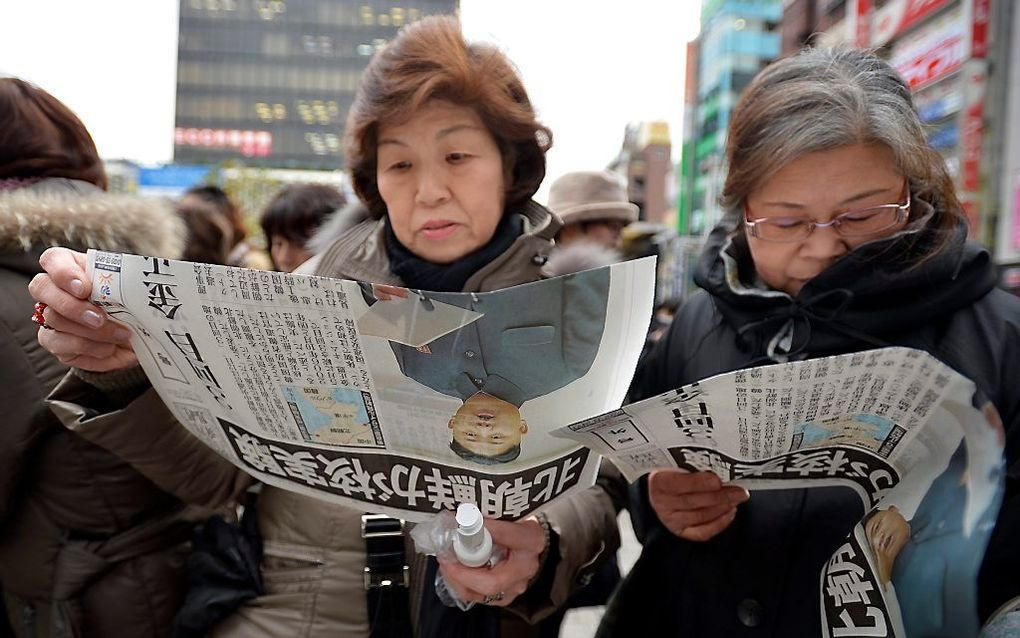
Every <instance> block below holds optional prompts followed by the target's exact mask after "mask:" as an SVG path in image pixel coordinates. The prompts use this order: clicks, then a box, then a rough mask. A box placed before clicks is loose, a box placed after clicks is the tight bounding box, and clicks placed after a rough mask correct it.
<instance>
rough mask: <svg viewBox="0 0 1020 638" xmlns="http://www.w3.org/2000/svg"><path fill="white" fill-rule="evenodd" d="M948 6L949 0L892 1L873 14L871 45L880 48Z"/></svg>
mask: <svg viewBox="0 0 1020 638" xmlns="http://www.w3.org/2000/svg"><path fill="white" fill-rule="evenodd" d="M948 4H949V0H892V2H887V3H886V4H885V5H884V6H883V7H882V8H881V9H878V10H877V11H875V12H874V19H873V23H874V30H873V32H872V39H871V45H872V46H882V45H884V44H886V43H888V42H889V40H891V39H892V38H894V37H896V36H898V35H899V34H901V33H903V32H904V31H906V30H907V29H909V28H910V27H912V26H914V25H915V24H917V23H918V22H920V21H921V20H924V19H925V18H927V17H928V16H930V15H931V14H933V13H935V12H936V11H938V10H939V9H942V8H944V7H945V6H946V5H948Z"/></svg>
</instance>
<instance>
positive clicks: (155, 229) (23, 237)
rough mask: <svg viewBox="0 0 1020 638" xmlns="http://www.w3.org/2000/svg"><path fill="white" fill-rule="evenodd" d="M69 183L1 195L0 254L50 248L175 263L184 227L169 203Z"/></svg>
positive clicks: (44, 184) (52, 182)
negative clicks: (88, 250) (138, 256)
mask: <svg viewBox="0 0 1020 638" xmlns="http://www.w3.org/2000/svg"><path fill="white" fill-rule="evenodd" d="M83 184H84V183H83V182H71V181H70V180H44V181H43V182H40V183H38V184H35V185H33V186H31V187H28V188H21V189H17V190H14V191H7V192H0V253H8V254H10V253H28V252H32V251H35V250H39V249H42V248H46V247H49V246H67V247H69V248H74V249H76V250H86V249H88V248H97V249H99V250H110V251H116V252H125V253H134V254H137V255H151V256H156V257H167V258H176V257H179V256H180V255H181V253H182V252H183V249H184V241H185V237H186V231H185V227H184V223H183V222H182V221H181V219H180V217H178V216H177V214H176V213H175V212H174V209H173V207H172V205H170V204H169V203H168V202H165V201H162V200H155V199H143V198H140V197H135V196H131V195H111V194H107V193H105V192H103V191H101V190H99V189H97V188H95V187H91V185H85V186H86V187H83Z"/></svg>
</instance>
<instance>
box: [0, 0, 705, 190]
mask: <svg viewBox="0 0 1020 638" xmlns="http://www.w3.org/2000/svg"><path fill="white" fill-rule="evenodd" d="M292 1H300V0H292ZM699 5H700V3H699V2H696V1H695V0H670V1H669V2H663V1H662V0H627V1H625V2H619V1H616V2H610V1H609V0H461V20H462V23H463V27H464V32H465V35H466V36H467V38H468V39H469V40H483V41H488V42H493V43H495V44H496V45H498V46H499V47H500V48H501V49H502V50H503V51H505V52H506V53H507V54H508V55H509V57H510V59H511V60H513V61H514V63H515V64H516V65H517V67H518V69H519V70H520V72H521V76H522V77H523V79H524V84H525V87H526V88H527V90H528V93H529V94H530V96H531V99H532V102H533V103H534V105H535V107H536V109H537V110H538V113H539V118H540V119H541V121H542V122H543V123H544V124H546V125H547V126H549V127H550V128H551V129H552V131H553V148H552V150H551V151H550V153H549V156H548V170H547V175H548V177H549V178H550V179H547V180H546V184H545V185H544V186H543V189H542V190H541V191H539V197H538V198H539V199H540V200H543V199H544V198H543V194H544V192H545V191H546V190H547V189H548V183H549V181H551V179H555V178H556V177H558V176H559V175H562V174H563V173H566V172H569V171H574V170H591V169H599V168H602V167H604V166H605V165H606V164H608V163H609V162H610V161H611V160H612V159H613V158H614V157H615V156H616V153H617V152H618V151H619V149H620V145H621V143H622V141H623V132H624V127H625V126H626V125H627V123H628V122H636V121H643V120H666V121H668V122H669V123H670V129H671V133H672V136H673V140H674V146H676V145H677V141H678V140H679V139H680V126H681V122H682V118H683V83H684V57H685V46H686V43H687V42H688V41H689V40H691V39H692V38H694V37H695V36H696V35H697V31H698V8H699ZM177 7H178V2H177V0H92V1H90V2H81V0H32V1H30V2H26V1H24V0H0V74H6V75H15V76H18V77H22V78H25V79H27V80H30V81H32V82H35V83H36V84H38V85H40V86H42V87H43V88H44V89H46V90H48V91H49V92H51V93H52V94H54V95H55V96H56V97H57V98H59V99H60V100H62V101H63V102H64V103H66V104H67V105H68V106H70V107H71V108H72V109H73V110H74V111H75V112H76V113H77V114H78V116H79V117H80V118H81V119H82V121H83V122H84V123H85V125H86V127H88V129H89V130H90V131H91V133H92V135H93V137H94V138H95V140H96V144H97V146H98V147H99V152H100V154H101V155H102V156H103V157H105V158H110V159H113V158H123V159H130V160H134V161H137V162H140V163H143V164H156V163H164V162H169V161H171V160H172V158H173V124H174V121H173V120H174V93H175V81H176V72H175V68H176V59H177ZM673 159H674V161H676V160H677V153H676V150H674V158H673Z"/></svg>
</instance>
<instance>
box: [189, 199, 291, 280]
mask: <svg viewBox="0 0 1020 638" xmlns="http://www.w3.org/2000/svg"><path fill="white" fill-rule="evenodd" d="M180 204H181V206H183V207H185V208H193V207H196V206H201V205H208V206H211V207H212V210H214V211H215V212H216V213H217V214H218V215H219V216H220V217H221V218H222V219H223V220H225V221H226V223H227V224H228V225H229V226H230V229H231V237H232V239H231V244H230V251H229V254H228V255H227V262H226V265H228V266H240V267H241V268H254V269H256V270H272V263H271V261H270V260H269V258H268V257H267V256H266V254H265V253H263V252H262V251H261V250H259V249H258V248H256V247H255V246H252V245H251V243H250V242H249V241H248V239H247V237H248V229H247V228H246V227H245V224H244V215H243V214H242V213H241V209H240V207H239V206H238V205H237V204H236V203H235V202H234V200H233V199H231V197H230V195H228V194H227V192H226V191H224V190H223V189H222V188H220V187H219V186H212V185H204V186H195V187H192V188H190V189H188V190H187V191H185V193H184V195H182V196H181V200H180Z"/></svg>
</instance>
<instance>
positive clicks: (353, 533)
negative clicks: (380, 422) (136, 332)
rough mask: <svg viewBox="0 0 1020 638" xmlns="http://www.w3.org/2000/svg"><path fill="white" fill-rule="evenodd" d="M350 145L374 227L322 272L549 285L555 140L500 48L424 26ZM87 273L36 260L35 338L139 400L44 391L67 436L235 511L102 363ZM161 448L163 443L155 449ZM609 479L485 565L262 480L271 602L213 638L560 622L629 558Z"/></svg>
mask: <svg viewBox="0 0 1020 638" xmlns="http://www.w3.org/2000/svg"><path fill="white" fill-rule="evenodd" d="M344 135H345V149H346V155H347V160H348V161H347V165H348V166H349V167H350V170H351V173H352V181H353V183H354V189H355V192H356V193H357V195H358V198H359V199H360V200H361V201H362V202H363V204H364V205H365V207H366V208H367V209H368V214H369V216H370V217H369V219H367V220H365V221H363V222H361V223H358V224H357V225H355V226H354V227H353V228H348V229H347V230H345V231H343V232H342V233H341V234H340V235H339V237H337V238H336V239H335V240H334V241H333V243H332V244H331V245H330V246H329V247H328V248H327V249H326V250H325V252H323V253H321V254H320V255H318V261H317V262H316V268H315V271H314V274H317V275H322V276H328V277H338V278H345V279H351V280H356V281H362V282H374V283H379V284H383V285H388V286H401V287H410V288H414V289H422V290H430V291H436V292H487V291H491V290H497V289H501V288H505V287H509V286H513V285H517V284H523V283H528V282H533V281H538V280H541V279H543V278H546V277H548V276H550V275H551V274H554V273H550V272H548V271H546V270H544V268H543V267H544V266H545V265H546V262H547V258H548V255H549V252H550V250H551V249H552V239H553V237H554V236H555V234H556V231H557V230H559V227H560V221H559V218H557V217H556V216H555V215H554V214H552V213H550V212H549V211H548V210H546V209H545V208H543V207H542V206H540V205H538V204H537V203H535V202H534V201H533V200H532V199H531V198H532V196H533V195H534V193H535V191H536V190H537V189H538V187H539V184H540V183H541V182H542V179H543V177H544V176H545V153H546V150H547V149H548V148H549V145H550V144H551V141H552V139H551V134H550V132H549V130H548V129H546V128H545V127H544V126H542V125H541V124H540V123H539V122H538V121H537V119H536V115H535V111H534V109H533V107H532V105H531V102H530V100H529V98H528V95H527V92H526V91H525V89H524V86H523V84H522V82H521V79H520V77H519V76H518V75H517V72H516V70H515V69H514V67H513V64H512V63H511V62H510V61H509V60H508V59H507V58H506V57H505V56H504V55H503V54H502V53H501V52H500V51H499V50H498V49H496V48H495V47H493V46H491V45H487V44H479V43H468V42H466V41H465V40H464V37H463V34H462V32H461V27H460V23H459V22H458V20H457V19H456V18H454V17H450V16H431V17H428V18H424V19H422V20H419V21H416V22H414V23H412V24H410V25H407V26H405V27H403V28H402V29H401V30H400V31H399V33H398V34H397V35H396V37H395V38H393V39H392V40H390V42H389V43H388V44H387V45H386V46H385V47H384V48H382V49H381V50H380V51H378V52H377V53H376V54H375V56H374V57H373V58H372V61H371V62H370V63H369V65H368V67H367V68H366V70H365V72H364V74H363V75H362V78H361V84H360V87H359V91H358V94H357V96H356V98H355V100H354V103H353V105H352V106H351V109H350V113H349V115H348V122H347V126H346V127H345V129H344ZM82 259H83V255H81V254H78V253H74V252H72V251H69V250H66V249H60V248H54V249H51V250H50V251H47V253H46V254H44V255H43V257H42V262H43V264H44V265H45V266H46V270H47V274H46V275H43V276H41V277H39V278H37V279H36V280H35V281H33V283H32V285H31V290H32V293H33V295H35V296H36V297H37V299H38V300H39V301H45V302H47V303H50V307H49V309H48V310H47V311H46V314H45V317H44V319H45V321H46V322H47V323H53V324H56V326H57V327H58V329H55V330H43V331H42V334H40V336H39V339H40V342H41V343H42V344H43V345H44V347H46V348H47V349H48V350H49V351H50V352H52V353H54V354H57V355H59V356H62V357H65V358H71V357H73V358H74V361H75V363H76V365H78V366H79V367H81V368H85V369H89V370H93V371H95V372H97V373H98V372H106V374H107V375H108V374H113V375H115V377H116V376H121V377H123V376H127V375H134V380H135V385H134V386H133V388H132V391H133V392H134V400H133V401H130V402H121V403H115V402H113V401H112V399H111V397H110V396H109V395H108V393H109V391H110V389H111V388H110V387H109V385H107V384H106V383H105V378H106V375H104V374H96V375H93V376H91V377H90V379H91V383H84V382H83V381H82V380H81V379H80V378H77V377H67V378H65V380H64V382H63V383H62V384H61V386H59V387H58V388H57V389H56V390H55V391H54V393H52V394H51V404H52V405H54V406H55V408H56V409H57V410H58V412H59V415H60V416H61V418H62V419H63V421H64V424H65V426H67V427H70V428H73V429H75V430H76V431H79V432H81V433H82V434H83V435H85V436H89V437H90V438H91V439H92V440H93V441H95V442H96V443H98V444H101V445H103V446H106V447H108V448H109V449H111V450H114V451H117V452H119V453H121V454H123V455H125V456H128V457H130V458H131V459H132V462H133V463H134V464H135V465H136V466H137V467H141V468H144V469H145V471H146V474H147V476H149V477H150V478H152V480H153V481H154V482H156V483H157V484H159V485H163V486H166V487H167V488H168V489H170V490H171V491H174V493H176V494H180V495H181V496H182V497H185V498H187V499H188V500H189V502H194V503H198V504H207V505H213V506H219V505H221V504H222V503H224V502H227V501H229V500H231V499H234V498H237V493H238V491H239V490H243V489H244V488H245V487H246V486H247V485H248V484H249V483H250V480H251V479H250V477H248V476H247V475H245V474H244V473H243V472H242V471H240V470H239V469H237V468H236V467H234V466H233V465H232V464H230V463H229V462H228V461H226V460H225V459H224V458H223V457H221V456H219V455H217V454H216V453H215V452H213V451H212V450H211V449H210V448H208V447H207V446H205V445H204V444H203V443H201V442H200V441H199V440H198V439H196V438H194V437H193V436H191V435H190V434H189V433H188V431H187V430H185V429H184V428H183V427H181V426H180V424H179V423H177V422H176V421H175V420H174V419H173V417H172V415H171V414H169V412H168V410H167V408H166V406H165V405H164V404H163V403H162V402H161V400H160V398H159V396H158V395H156V394H155V392H154V391H153V390H152V389H151V387H149V383H148V380H147V379H146V378H145V375H144V372H143V371H141V370H140V369H139V368H138V367H137V366H136V365H135V363H136V361H135V360H133V359H132V358H130V357H129V356H128V353H127V352H125V351H123V350H119V351H118V350H115V351H114V355H113V356H111V355H110V351H111V348H112V346H111V344H110V342H109V339H110V336H109V334H108V331H110V330H111V322H108V321H104V322H103V324H104V325H103V326H100V327H98V328H96V327H90V326H88V325H87V324H86V323H84V322H83V316H84V315H83V313H84V312H85V311H92V309H93V306H91V305H90V304H88V303H87V301H85V300H86V299H87V298H88V292H89V291H88V289H87V285H86V286H85V288H84V289H78V290H76V287H75V286H73V285H72V282H74V281H79V282H81V283H86V282H87V280H86V279H84V270H83V264H84V262H83V261H82ZM556 274H566V273H556ZM51 302H52V303H51ZM54 307H57V308H59V309H60V312H59V313H58V312H57V311H56V310H55V308H54ZM104 319H105V318H104ZM71 331H73V333H72V332H71ZM118 354H122V355H123V357H122V358H121V357H118V356H117V355H118ZM154 438H155V439H158V440H160V441H162V442H163V443H164V445H161V446H159V449H154V447H155V446H152V445H151V441H152V440H153V439H154ZM171 443H172V445H171ZM171 449H172V450H173V451H174V456H173V458H169V457H168V452H167V450H171ZM182 467H183V468H187V471H186V472H182V471H181V469H180V468H182ZM602 467H603V471H602V473H601V475H600V477H599V482H598V485H597V486H593V487H591V488H589V489H587V490H583V491H581V492H578V493H577V494H576V495H574V496H573V497H571V498H567V499H563V500H561V501H559V502H557V503H554V504H553V505H551V506H550V507H549V508H548V510H547V512H545V513H542V514H538V515H536V516H530V517H526V518H524V519H523V520H520V521H517V522H507V521H487V522H486V525H487V527H488V528H489V529H490V531H491V533H492V537H493V541H494V542H495V543H497V544H500V545H503V546H504V547H505V548H506V549H507V550H508V554H507V558H506V559H505V560H504V561H502V562H500V563H499V564H498V565H496V566H494V567H492V568H491V569H482V568H469V567H465V566H463V565H460V564H459V563H457V564H451V563H444V564H443V565H442V566H441V567H439V568H437V565H436V563H435V562H434V561H432V560H427V559H426V558H425V557H424V556H421V555H417V554H415V553H414V550H413V545H412V542H411V540H410V537H409V536H408V535H406V534H405V533H404V532H403V530H404V529H405V525H404V524H403V521H400V520H397V519H392V518H388V517H371V516H365V515H362V514H361V512H359V511H357V510H354V509H351V508H347V507H342V506H339V505H335V504H331V503H328V502H325V501H323V500H319V499H315V498H312V497H309V496H305V495H303V494H299V493H296V492H292V491H286V490H282V489H278V488H274V487H272V486H269V485H266V486H264V489H263V490H262V493H261V495H260V497H259V505H258V514H259V519H258V520H259V528H260V531H261V533H262V537H263V540H264V544H263V546H264V556H263V560H262V566H261V568H262V577H263V582H264V584H265V590H266V593H265V595H263V596H259V597H258V598H256V599H254V600H251V601H249V602H247V603H245V604H244V605H243V606H242V607H241V608H239V609H238V610H236V611H235V612H234V613H233V614H232V615H230V616H229V617H227V618H226V619H224V620H223V621H222V622H220V624H218V625H217V626H216V627H214V628H213V631H212V632H211V634H212V635H213V636H217V637H222V636H243V637H245V638H251V637H256V638H257V637H260V636H266V637H275V636H289V635H300V636H305V637H306V638H307V637H312V638H317V637H319V636H322V637H326V636H329V637H332V636H345V637H358V636H401V637H403V636H410V635H412V634H415V635H417V636H419V637H421V636H457V635H464V636H471V637H472V638H486V637H488V636H499V635H500V632H501V630H502V636H504V637H505V638H509V637H510V636H515V635H518V634H516V633H514V632H516V631H521V629H520V625H521V624H522V623H523V620H521V618H522V617H523V618H525V619H527V620H528V621H533V620H535V619H536V618H538V617H540V616H541V615H542V614H547V613H549V612H551V611H552V609H554V608H555V606H557V605H559V604H561V603H562V602H563V601H564V600H565V599H566V598H567V596H569V594H570V593H571V592H572V591H573V590H574V589H576V587H577V586H578V584H579V583H583V582H586V580H587V579H589V578H590V577H591V573H592V572H594V571H595V570H597V569H598V566H599V564H600V562H601V561H603V560H605V558H606V557H608V556H609V555H610V554H611V553H612V552H613V551H614V550H615V548H616V546H617V545H618V543H619V536H618V529H617V527H616V512H617V511H618V510H619V508H620V506H621V505H622V502H623V500H624V498H625V496H626V485H625V484H622V483H621V480H620V476H619V473H618V472H616V471H615V469H614V468H612V467H611V465H610V464H608V463H603V464H602ZM610 486H612V489H610ZM437 569H441V570H442V573H443V575H444V578H445V580H446V582H447V583H448V584H449V585H450V586H451V587H452V588H454V590H455V591H456V592H457V593H458V594H459V596H460V598H461V599H462V600H466V601H471V602H475V603H481V604H478V605H475V606H474V607H473V608H472V609H470V610H469V611H468V612H461V611H460V610H458V609H455V608H450V607H445V606H443V605H442V603H441V602H439V600H438V599H437V598H436V595H435V590H434V587H433V583H434V582H435V581H434V578H435V574H436V570H437ZM405 576H406V580H405ZM504 607H507V608H510V607H512V613H505V612H502V611H501V609H500V608H504Z"/></svg>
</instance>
